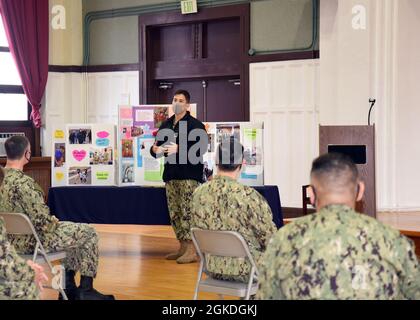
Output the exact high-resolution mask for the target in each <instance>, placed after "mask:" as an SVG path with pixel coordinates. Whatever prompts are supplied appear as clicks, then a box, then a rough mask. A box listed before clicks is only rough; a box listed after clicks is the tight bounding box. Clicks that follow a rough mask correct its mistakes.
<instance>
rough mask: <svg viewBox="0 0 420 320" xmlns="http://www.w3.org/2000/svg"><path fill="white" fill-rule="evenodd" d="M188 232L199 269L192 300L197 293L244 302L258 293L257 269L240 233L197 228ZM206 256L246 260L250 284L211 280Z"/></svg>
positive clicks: (195, 298)
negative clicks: (202, 292)
mask: <svg viewBox="0 0 420 320" xmlns="http://www.w3.org/2000/svg"><path fill="white" fill-rule="evenodd" d="M191 233H192V240H193V242H194V245H195V248H196V250H197V253H198V255H199V256H200V269H199V271H198V280H197V285H196V288H195V294H194V300H197V298H198V292H200V291H205V292H212V293H217V294H219V296H221V297H223V295H229V296H236V297H240V298H244V297H245V300H249V297H250V296H251V295H255V294H256V293H257V290H258V282H257V281H256V280H258V278H257V277H258V269H257V266H256V264H255V261H254V259H253V257H252V255H251V252H250V251H249V248H248V245H247V243H246V242H245V240H244V238H243V237H242V236H241V235H240V234H239V233H237V232H234V231H210V230H201V229H197V228H192V229H191ZM206 255H212V256H218V257H231V258H237V259H240V258H242V259H244V258H246V259H248V261H249V262H250V263H251V272H250V275H249V282H248V283H247V284H246V283H242V282H237V281H226V280H217V279H214V278H212V277H211V276H210V275H209V272H208V270H207V267H206V265H207V263H206ZM203 273H205V274H206V275H207V278H206V279H202V277H203ZM254 280H255V281H254Z"/></svg>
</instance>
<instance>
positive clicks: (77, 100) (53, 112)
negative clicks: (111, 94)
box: [41, 72, 86, 156]
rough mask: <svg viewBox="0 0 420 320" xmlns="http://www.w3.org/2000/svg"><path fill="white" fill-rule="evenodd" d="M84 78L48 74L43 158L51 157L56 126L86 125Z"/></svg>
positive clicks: (42, 144) (78, 75) (72, 74)
mask: <svg viewBox="0 0 420 320" xmlns="http://www.w3.org/2000/svg"><path fill="white" fill-rule="evenodd" d="M84 76H85V75H83V74H81V73H55V72H50V73H49V74H48V82H47V87H46V91H45V96H44V103H43V106H44V107H43V108H42V118H43V119H42V122H43V128H42V130H41V146H42V154H43V156H51V137H52V134H53V128H54V126H55V125H64V124H67V123H84V122H85V119H86V117H85V114H86V104H85V97H86V92H85V85H84Z"/></svg>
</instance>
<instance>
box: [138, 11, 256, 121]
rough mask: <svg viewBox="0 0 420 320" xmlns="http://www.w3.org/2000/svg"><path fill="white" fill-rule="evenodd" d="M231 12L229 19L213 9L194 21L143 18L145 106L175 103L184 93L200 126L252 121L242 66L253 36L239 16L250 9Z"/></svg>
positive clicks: (158, 16)
mask: <svg viewBox="0 0 420 320" xmlns="http://www.w3.org/2000/svg"><path fill="white" fill-rule="evenodd" d="M227 8H228V12H229V10H230V13H229V14H226V10H223V8H212V9H204V10H202V12H201V13H200V14H198V15H195V16H191V17H188V16H187V17H186V16H182V15H180V14H179V13H160V14H154V15H148V16H140V18H139V21H140V23H139V25H140V32H141V33H140V34H141V36H142V41H141V45H142V48H141V54H140V60H141V65H142V70H141V87H142V88H141V97H142V98H141V100H142V103H148V104H155V103H156V104H167V103H171V101H172V98H173V95H174V93H175V92H176V91H177V90H179V89H185V90H188V91H189V92H190V94H191V103H196V104H197V117H198V118H199V119H200V120H202V121H210V122H216V121H247V120H248V118H249V111H248V109H249V107H248V95H249V93H248V92H247V86H244V85H243V84H244V80H246V82H248V81H247V77H248V73H247V69H248V65H247V64H246V65H245V64H244V63H242V61H243V60H244V59H243V55H244V54H247V52H246V47H247V44H246V43H247V41H246V40H247V39H248V38H249V32H247V31H246V28H245V29H244V27H243V21H242V19H243V18H242V17H241V15H242V16H244V15H245V16H246V14H247V12H248V14H249V10H248V6H243V5H241V6H229V7H227ZM238 9H240V10H239V11H240V12H239V13H238ZM244 9H245V10H244ZM235 12H236V13H235ZM161 22H166V23H163V24H162V23H161Z"/></svg>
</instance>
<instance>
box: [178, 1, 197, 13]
mask: <svg viewBox="0 0 420 320" xmlns="http://www.w3.org/2000/svg"><path fill="white" fill-rule="evenodd" d="M181 12H182V14H190V13H197V12H198V10H197V0H181Z"/></svg>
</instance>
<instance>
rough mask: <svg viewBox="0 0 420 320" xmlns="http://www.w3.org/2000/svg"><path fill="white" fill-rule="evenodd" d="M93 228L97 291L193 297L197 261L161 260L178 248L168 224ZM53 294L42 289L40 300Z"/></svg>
mask: <svg viewBox="0 0 420 320" xmlns="http://www.w3.org/2000/svg"><path fill="white" fill-rule="evenodd" d="M95 228H96V229H97V230H98V232H99V236H100V242H99V250H100V260H99V271H98V277H97V279H96V280H95V288H96V289H97V290H99V291H101V292H103V293H108V294H114V295H115V296H116V298H117V299H122V300H191V299H192V298H193V295H194V289H195V283H196V280H197V273H198V263H194V264H187V265H179V264H177V263H176V262H175V261H167V260H165V259H164V257H165V255H166V254H168V253H170V252H172V251H174V250H176V249H177V248H178V246H177V241H176V239H175V235H174V233H173V231H172V228H171V227H169V226H168V227H166V226H121V225H112V226H111V225H95ZM57 296H58V295H57V293H56V292H55V291H53V290H48V289H45V290H44V293H43V294H42V299H50V300H51V299H57ZM199 298H200V299H207V300H214V299H218V296H217V295H214V294H206V293H200V296H199ZM228 298H229V297H228ZM230 299H232V297H230Z"/></svg>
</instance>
